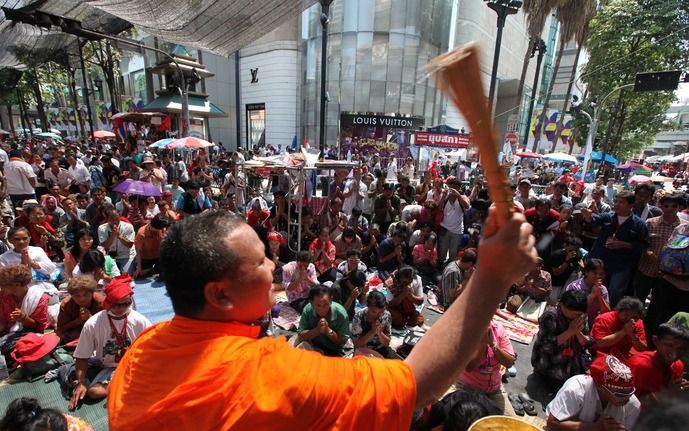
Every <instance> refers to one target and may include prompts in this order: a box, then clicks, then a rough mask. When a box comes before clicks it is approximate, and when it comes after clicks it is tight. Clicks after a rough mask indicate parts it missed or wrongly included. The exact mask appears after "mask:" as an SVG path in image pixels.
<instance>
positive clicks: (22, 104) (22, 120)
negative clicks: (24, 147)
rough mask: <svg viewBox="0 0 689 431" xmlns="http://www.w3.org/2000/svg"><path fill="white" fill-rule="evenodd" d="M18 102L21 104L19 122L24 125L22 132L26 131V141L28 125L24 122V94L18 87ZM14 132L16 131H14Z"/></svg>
mask: <svg viewBox="0 0 689 431" xmlns="http://www.w3.org/2000/svg"><path fill="white" fill-rule="evenodd" d="M17 102H19V120H20V121H21V123H22V130H24V133H23V135H24V139H26V123H25V121H24V102H23V101H22V93H21V91H19V87H17ZM12 132H14V130H12Z"/></svg>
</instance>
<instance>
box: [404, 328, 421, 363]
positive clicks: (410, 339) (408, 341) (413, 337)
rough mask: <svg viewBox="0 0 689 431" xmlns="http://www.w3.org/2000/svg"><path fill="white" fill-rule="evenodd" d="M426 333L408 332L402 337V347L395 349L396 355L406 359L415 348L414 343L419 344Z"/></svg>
mask: <svg viewBox="0 0 689 431" xmlns="http://www.w3.org/2000/svg"><path fill="white" fill-rule="evenodd" d="M425 333H426V331H422V330H419V329H412V330H410V331H409V332H408V333H407V335H405V336H404V341H403V342H402V345H401V346H400V347H399V348H398V349H397V354H398V355H400V356H401V357H403V358H406V357H407V356H409V353H410V352H411V351H412V349H413V348H414V347H415V346H416V343H418V342H419V340H420V339H421V337H423V336H424V334H425Z"/></svg>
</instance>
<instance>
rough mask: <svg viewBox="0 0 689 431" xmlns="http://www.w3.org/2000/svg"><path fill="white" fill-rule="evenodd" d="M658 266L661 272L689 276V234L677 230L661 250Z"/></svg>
mask: <svg viewBox="0 0 689 431" xmlns="http://www.w3.org/2000/svg"><path fill="white" fill-rule="evenodd" d="M658 267H659V269H660V271H661V272H664V273H666V274H670V275H676V276H689V235H686V234H684V233H682V232H677V231H675V232H674V233H673V234H672V235H671V236H670V239H669V240H668V242H667V244H665V247H663V249H662V250H661V251H660V256H659V257H658Z"/></svg>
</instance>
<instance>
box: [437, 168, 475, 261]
mask: <svg viewBox="0 0 689 431" xmlns="http://www.w3.org/2000/svg"><path fill="white" fill-rule="evenodd" d="M447 186H448V188H447V189H445V191H444V193H443V199H442V200H441V204H440V205H441V206H440V209H442V211H443V221H442V222H440V232H439V235H438V264H439V265H440V267H441V268H442V267H444V266H445V265H444V264H445V261H446V260H447V259H448V256H447V255H448V252H449V254H450V256H449V259H450V260H454V258H455V257H456V256H457V249H458V248H459V239H460V237H461V235H462V234H464V211H466V210H468V209H469V199H468V198H467V197H466V196H464V194H462V192H461V191H460V189H459V188H460V187H461V183H460V182H459V180H458V179H456V178H450V179H449V180H448V181H447Z"/></svg>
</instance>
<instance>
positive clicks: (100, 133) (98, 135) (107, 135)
mask: <svg viewBox="0 0 689 431" xmlns="http://www.w3.org/2000/svg"><path fill="white" fill-rule="evenodd" d="M93 137H94V138H99V139H102V138H114V137H115V134H114V133H112V132H108V131H107V130H96V131H95V132H93Z"/></svg>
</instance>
